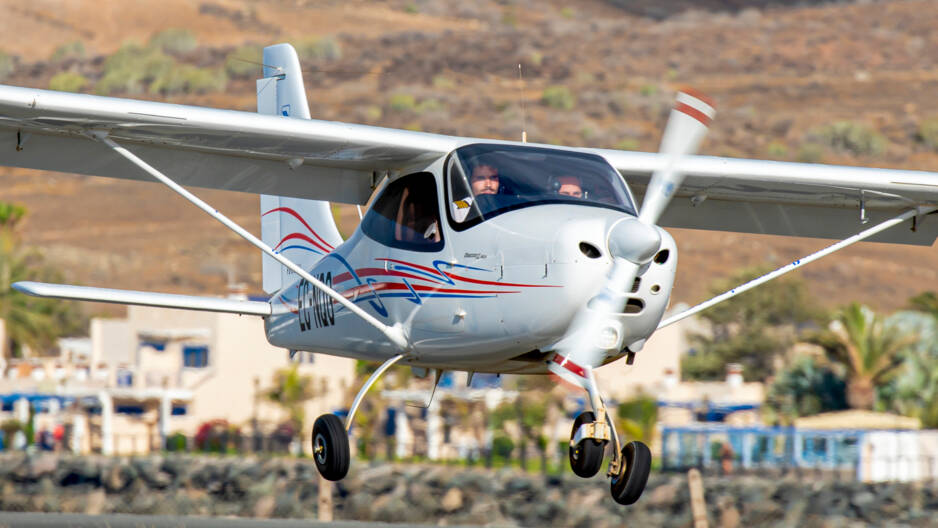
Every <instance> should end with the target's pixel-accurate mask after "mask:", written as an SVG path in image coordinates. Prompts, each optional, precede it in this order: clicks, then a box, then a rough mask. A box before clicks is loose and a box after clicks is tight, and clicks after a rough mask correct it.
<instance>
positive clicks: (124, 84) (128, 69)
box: [95, 43, 176, 95]
mask: <svg viewBox="0 0 938 528" xmlns="http://www.w3.org/2000/svg"><path fill="white" fill-rule="evenodd" d="M175 66H176V61H174V60H173V58H172V57H170V56H168V55H166V54H165V53H163V52H162V51H161V50H159V49H157V48H145V47H143V46H140V45H139V44H135V43H126V44H124V45H123V46H121V47H120V49H118V50H117V51H115V52H114V54H113V55H111V56H110V57H108V58H107V60H106V61H105V62H104V75H103V76H102V77H101V79H100V80H99V81H98V84H97V86H96V87H95V90H96V91H97V92H98V93H100V94H104V95H107V94H111V93H115V92H126V93H140V92H142V91H143V89H144V86H145V85H146V84H149V83H150V82H152V81H153V80H154V79H158V78H161V77H163V76H165V75H166V74H167V73H168V72H170V71H172V69H173V68H174V67H175Z"/></svg>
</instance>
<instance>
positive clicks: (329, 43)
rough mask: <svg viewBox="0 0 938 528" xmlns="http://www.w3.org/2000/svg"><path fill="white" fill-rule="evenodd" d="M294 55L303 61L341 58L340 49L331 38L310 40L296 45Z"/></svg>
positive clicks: (337, 43)
mask: <svg viewBox="0 0 938 528" xmlns="http://www.w3.org/2000/svg"><path fill="white" fill-rule="evenodd" d="M296 53H297V55H299V56H300V61H303V60H337V59H341V58H342V48H341V47H340V46H339V42H338V41H337V40H336V39H334V38H332V37H322V38H311V39H306V40H303V41H300V42H298V43H297V44H296Z"/></svg>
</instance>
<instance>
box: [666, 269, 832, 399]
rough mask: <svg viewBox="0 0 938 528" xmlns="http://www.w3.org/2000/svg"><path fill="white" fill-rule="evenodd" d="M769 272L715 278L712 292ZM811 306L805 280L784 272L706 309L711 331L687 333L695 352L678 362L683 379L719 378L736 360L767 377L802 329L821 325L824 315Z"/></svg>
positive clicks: (751, 373)
mask: <svg viewBox="0 0 938 528" xmlns="http://www.w3.org/2000/svg"><path fill="white" fill-rule="evenodd" d="M767 272H768V270H767V269H764V268H748V269H743V270H740V271H738V272H736V273H734V274H733V276H732V277H730V278H729V279H726V280H720V281H717V282H715V283H714V285H713V287H712V288H711V292H712V293H713V295H717V294H720V293H723V292H724V291H727V290H729V289H731V288H734V287H736V286H739V285H740V284H743V283H745V282H748V281H750V280H752V279H754V278H756V277H759V276H761V275H764V274H765V273H767ZM814 306H815V303H814V301H813V300H812V299H811V296H810V295H809V294H808V291H807V288H806V287H805V285H804V282H803V281H802V280H801V279H800V278H799V277H797V276H792V275H786V276H784V277H781V278H778V279H775V280H773V281H770V282H768V283H767V284H764V285H762V286H759V287H758V288H754V289H752V290H750V291H748V292H746V293H743V294H741V295H739V296H737V297H734V298H732V299H730V300H728V301H726V302H723V303H721V304H718V305H716V306H714V307H712V308H710V309H709V310H705V311H704V312H702V313H701V317H702V318H703V319H704V320H705V321H706V322H707V323H708V324H709V327H710V332H709V333H699V334H692V335H691V336H690V340H691V343H692V346H693V347H694V350H695V352H694V353H693V354H691V355H687V356H684V357H683V358H682V360H681V371H682V374H683V376H684V378H685V379H697V380H719V379H723V377H724V376H725V371H724V369H725V366H726V364H727V363H740V364H741V365H743V369H744V370H743V374H744V376H745V377H746V378H749V379H765V378H766V377H768V376H770V375H771V374H773V371H774V366H773V364H774V362H775V359H776V358H777V357H778V356H780V355H781V354H783V353H784V352H785V350H787V349H788V348H789V347H790V346H791V345H792V344H793V343H794V342H795V341H796V340H797V338H798V337H799V336H800V334H801V333H802V329H803V328H805V327H811V326H817V325H819V324H823V321H824V314H823V312H822V311H821V310H819V309H817V308H815V307H814Z"/></svg>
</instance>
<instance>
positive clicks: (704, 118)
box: [674, 103, 712, 127]
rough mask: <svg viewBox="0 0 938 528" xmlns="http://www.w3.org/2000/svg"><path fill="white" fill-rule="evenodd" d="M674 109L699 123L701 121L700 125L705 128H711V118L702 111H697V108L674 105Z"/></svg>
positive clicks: (682, 104)
mask: <svg viewBox="0 0 938 528" xmlns="http://www.w3.org/2000/svg"><path fill="white" fill-rule="evenodd" d="M674 109H675V110H677V111H678V112H681V113H684V114H687V115H689V116H691V117H693V118H694V119H696V120H697V121H700V123H701V124H703V126H705V127H709V126H710V121H712V120H711V119H710V116H708V115H707V114H705V113H703V112H701V111H700V110H697V109H696V108H694V107H693V106H690V105H688V104H684V103H678V104H676V105H674Z"/></svg>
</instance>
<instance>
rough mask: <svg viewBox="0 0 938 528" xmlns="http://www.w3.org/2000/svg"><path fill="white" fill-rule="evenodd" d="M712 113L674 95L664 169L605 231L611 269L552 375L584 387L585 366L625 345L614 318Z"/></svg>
mask: <svg viewBox="0 0 938 528" xmlns="http://www.w3.org/2000/svg"><path fill="white" fill-rule="evenodd" d="M714 114H715V110H714V108H713V104H712V103H711V102H710V101H709V99H707V98H706V97H704V96H702V95H699V94H696V93H694V92H691V91H684V92H680V93H678V95H677V102H676V104H675V105H674V108H673V109H672V110H671V115H670V117H669V118H668V124H667V126H666V127H665V131H664V136H663V137H662V139H661V148H660V149H659V152H660V154H661V155H662V156H664V157H665V164H664V167H663V168H661V169H659V170H657V171H656V172H655V173H654V174H653V175H652V178H651V181H650V182H649V184H648V189H647V190H646V192H645V199H644V200H643V202H642V208H641V211H640V212H639V215H638V218H623V219H621V220H619V221H618V222H616V223H615V224H614V225H613V226H612V228H611V229H610V230H609V233H608V245H609V252H610V254H611V255H612V256H613V266H612V269H611V270H610V271H609V275H608V276H607V277H606V282H605V284H604V285H603V288H602V290H601V291H600V293H599V294H598V295H597V296H596V297H594V298H593V299H591V300H590V301H589V302H588V303H587V305H586V306H584V307H583V308H581V309H580V310H579V312H577V314H576V316H575V317H574V318H573V322H572V323H571V324H570V327H569V328H568V329H567V333H566V334H565V336H564V338H563V339H562V340H561V341H560V342H559V343H558V345H557V350H558V353H557V354H556V355H555V357H554V359H553V360H552V361H551V362H550V363H549V364H548V367H549V368H550V370H551V372H553V373H554V374H557V375H558V376H560V377H562V378H564V379H566V380H568V381H573V382H575V383H577V384H578V385H581V386H584V387H585V386H586V384H587V383H589V381H588V380H589V378H590V374H589V372H588V369H587V368H586V367H590V368H595V367H598V366H600V365H602V362H603V360H604V359H605V357H606V355H607V353H610V352H611V353H613V354H615V353H617V352H618V349H619V348H620V347H621V344H628V343H629V341H628V337H629V336H624V338H623V332H624V330H625V329H624V328H623V327H622V325H621V324H620V322H619V321H618V318H617V317H615V316H616V315H618V314H620V313H622V310H623V308H624V307H625V304H626V301H627V296H628V294H629V292H630V290H631V289H632V284H633V283H634V282H635V278H636V276H637V275H638V274H639V271H641V270H642V269H643V268H644V267H645V266H647V265H648V263H649V262H651V260H652V259H653V258H654V256H655V254H656V253H657V252H658V250H659V248H660V246H661V234H660V231H659V229H660V228H658V227H657V225H656V224H657V222H658V219H659V218H660V217H661V214H662V213H663V212H664V210H665V208H666V207H667V206H668V203H669V202H670V201H671V198H672V197H673V196H674V193H675V192H676V191H677V189H678V188H679V187H680V186H681V183H682V182H683V181H684V175H683V174H682V173H681V172H680V171H679V170H678V166H679V162H680V160H681V159H682V158H683V157H684V156H687V155H690V154H694V153H695V152H696V151H697V149H698V147H700V143H701V141H703V138H704V134H706V132H707V127H708V126H709V125H710V121H711V120H712V119H713V116H714ZM620 343H621V344H620Z"/></svg>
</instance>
